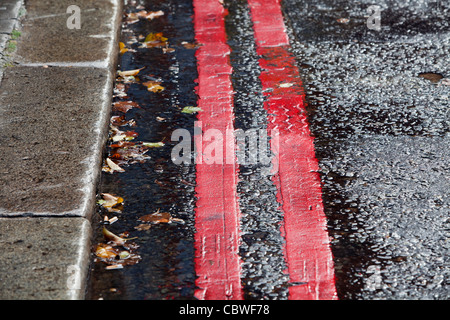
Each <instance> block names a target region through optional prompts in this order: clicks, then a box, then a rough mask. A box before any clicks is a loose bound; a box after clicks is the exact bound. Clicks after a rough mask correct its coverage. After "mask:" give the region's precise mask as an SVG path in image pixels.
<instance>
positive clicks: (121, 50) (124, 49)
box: [119, 42, 128, 54]
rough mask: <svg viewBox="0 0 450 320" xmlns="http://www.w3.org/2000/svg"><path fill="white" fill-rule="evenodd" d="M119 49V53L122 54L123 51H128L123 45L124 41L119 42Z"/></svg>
mask: <svg viewBox="0 0 450 320" xmlns="http://www.w3.org/2000/svg"><path fill="white" fill-rule="evenodd" d="M119 50H120V54H124V53H125V52H127V51H128V49H127V48H126V47H125V43H123V42H119Z"/></svg>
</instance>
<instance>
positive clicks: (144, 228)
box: [134, 223, 152, 231]
mask: <svg viewBox="0 0 450 320" xmlns="http://www.w3.org/2000/svg"><path fill="white" fill-rule="evenodd" d="M151 227H152V226H151V225H149V224H145V223H141V224H140V225H138V226H136V227H134V228H135V229H136V230H139V231H147V230H149V229H150V228H151Z"/></svg>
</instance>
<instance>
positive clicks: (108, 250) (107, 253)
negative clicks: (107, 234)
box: [95, 243, 119, 259]
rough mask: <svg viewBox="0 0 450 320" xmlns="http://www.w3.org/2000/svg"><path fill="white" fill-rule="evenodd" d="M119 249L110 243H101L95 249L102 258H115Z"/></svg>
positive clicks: (96, 253)
mask: <svg viewBox="0 0 450 320" xmlns="http://www.w3.org/2000/svg"><path fill="white" fill-rule="evenodd" d="M118 253H119V250H118V249H117V248H115V247H113V246H111V245H109V244H105V243H99V244H98V245H97V248H96V249H95V255H96V256H97V257H99V258H102V259H114V258H115V257H116V256H117V255H118Z"/></svg>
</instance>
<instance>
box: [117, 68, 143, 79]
mask: <svg viewBox="0 0 450 320" xmlns="http://www.w3.org/2000/svg"><path fill="white" fill-rule="evenodd" d="M144 68H145V67H142V68H140V69H134V70H128V71H119V72H118V73H119V76H121V77H122V78H125V77H134V76H137V75H138V74H139V72H140V71H141V70H142V69H144Z"/></svg>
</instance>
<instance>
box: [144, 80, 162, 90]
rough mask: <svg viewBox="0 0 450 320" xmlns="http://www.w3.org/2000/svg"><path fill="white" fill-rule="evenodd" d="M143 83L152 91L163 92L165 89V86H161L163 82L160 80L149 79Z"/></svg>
mask: <svg viewBox="0 0 450 320" xmlns="http://www.w3.org/2000/svg"><path fill="white" fill-rule="evenodd" d="M143 85H144V86H146V87H147V90H148V91H151V92H161V91H163V90H164V87H163V86H161V82H158V81H147V82H144V83H143Z"/></svg>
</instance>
